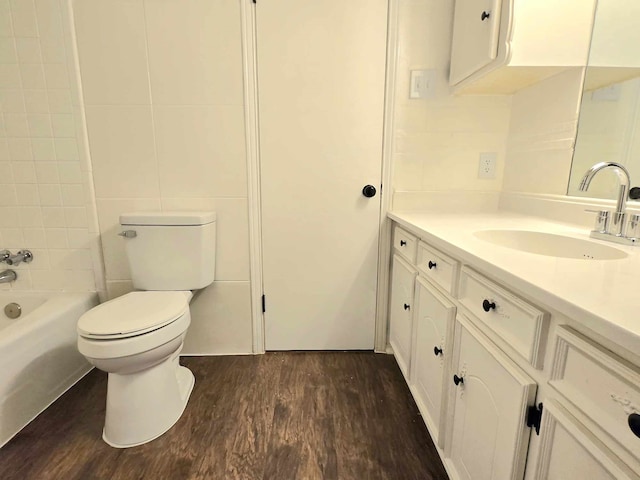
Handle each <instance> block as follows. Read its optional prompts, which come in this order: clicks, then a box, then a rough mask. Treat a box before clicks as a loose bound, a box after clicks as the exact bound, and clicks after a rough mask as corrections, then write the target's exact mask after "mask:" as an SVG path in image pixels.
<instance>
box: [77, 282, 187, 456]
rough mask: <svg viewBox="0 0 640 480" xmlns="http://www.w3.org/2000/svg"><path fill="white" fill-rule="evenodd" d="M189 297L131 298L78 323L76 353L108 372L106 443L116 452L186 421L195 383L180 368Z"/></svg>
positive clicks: (134, 295)
mask: <svg viewBox="0 0 640 480" xmlns="http://www.w3.org/2000/svg"><path fill="white" fill-rule="evenodd" d="M190 297H191V292H175V291H171V292H133V293H129V294H127V295H124V296H122V297H119V298H116V299H115V300H111V301H109V302H106V303H103V304H102V305H99V306H98V307H96V308H94V309H93V310H91V311H89V312H88V313H86V314H85V315H83V317H82V318H81V319H80V320H79V321H78V350H79V351H80V353H82V354H83V355H84V356H85V357H86V358H87V360H88V361H89V362H90V363H91V364H93V365H95V366H96V367H97V368H99V369H100V370H103V371H105V372H108V374H109V381H108V387H107V409H106V410H107V414H106V419H105V426H104V430H103V434H102V438H103V439H104V441H105V442H107V443H108V444H109V445H111V446H113V447H116V448H126V447H133V446H136V445H141V444H143V443H146V442H149V441H151V440H153V439H155V438H157V437H159V436H160V435H162V434H163V433H165V432H166V431H167V430H169V429H170V428H171V427H172V426H173V425H174V424H175V423H176V422H177V421H178V419H179V418H180V416H181V415H182V413H183V411H184V409H185V407H186V405H187V402H188V400H189V395H190V394H191V390H192V389H193V386H194V383H195V378H194V376H193V374H192V373H191V372H190V371H189V370H188V369H187V368H185V367H182V366H180V365H179V364H178V357H179V354H180V350H182V343H183V340H184V336H185V334H186V331H187V328H188V327H189V324H190V322H191V315H190V312H189V303H188V300H189V299H190Z"/></svg>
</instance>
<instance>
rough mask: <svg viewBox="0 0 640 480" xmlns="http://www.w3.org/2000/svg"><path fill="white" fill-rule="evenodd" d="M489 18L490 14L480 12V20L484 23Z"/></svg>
mask: <svg viewBox="0 0 640 480" xmlns="http://www.w3.org/2000/svg"><path fill="white" fill-rule="evenodd" d="M490 16H491V12H482V15H480V20H482V21H483V22H484V21H485V20H486V19H487V18H489V17H490Z"/></svg>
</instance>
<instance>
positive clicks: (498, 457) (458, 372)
mask: <svg viewBox="0 0 640 480" xmlns="http://www.w3.org/2000/svg"><path fill="white" fill-rule="evenodd" d="M454 356H455V359H454V365H453V372H454V373H453V375H452V377H451V381H452V382H453V383H454V385H455V387H454V388H455V404H454V409H453V426H452V434H451V439H450V442H449V445H450V446H449V448H448V456H449V458H450V460H451V464H452V467H453V469H454V470H455V473H456V477H457V478H460V479H468V480H472V479H473V480H498V479H505V480H506V479H515V478H522V476H523V473H524V466H525V462H526V454H527V448H528V440H529V432H530V430H529V428H528V427H527V425H526V413H527V409H528V406H529V405H532V404H533V402H534V399H535V394H536V382H535V381H534V380H532V379H531V378H529V377H528V376H527V375H526V374H525V373H524V372H523V371H522V370H521V369H519V368H518V367H517V366H516V365H514V364H513V362H511V360H509V358H507V356H506V355H504V353H502V352H501V351H500V350H498V349H497V348H496V347H494V346H493V345H492V344H491V342H489V341H488V340H486V339H485V338H483V335H482V334H481V333H480V331H479V330H477V329H476V328H475V327H473V325H472V324H471V323H470V322H469V320H467V319H466V318H464V317H462V316H458V321H457V322H456V333H455V346H454Z"/></svg>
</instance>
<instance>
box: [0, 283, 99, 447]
mask: <svg viewBox="0 0 640 480" xmlns="http://www.w3.org/2000/svg"><path fill="white" fill-rule="evenodd" d="M9 303H17V304H19V305H20V306H21V307H22V314H21V315H20V317H18V318H16V319H10V318H8V317H7V316H6V315H5V311H4V310H5V306H6V305H7V304H9ZM97 304H98V296H97V295H96V294H95V293H93V292H87V293H52V294H41V293H31V292H24V293H22V292H14V291H11V292H10V291H5V292H0V447H2V446H3V445H4V444H5V443H7V442H8V441H9V440H10V439H11V438H12V437H13V436H14V435H15V434H16V433H18V432H19V431H20V430H21V429H22V428H23V427H24V426H25V425H27V424H28V423H29V422H30V421H31V420H33V419H34V418H35V417H36V416H37V415H38V414H39V413H40V412H42V411H43V410H44V409H46V408H47V407H48V406H49V405H51V404H52V403H53V402H54V401H55V400H56V399H57V398H58V397H59V396H60V395H62V394H63V393H64V392H66V391H67V390H68V389H69V388H70V387H71V386H72V385H73V384H75V383H76V382H77V381H78V380H80V379H81V378H82V377H83V376H84V375H85V374H86V373H87V372H88V371H89V370H91V365H89V363H88V362H87V361H86V360H85V358H84V357H83V356H82V355H80V353H78V349H77V348H76V323H77V321H78V318H80V315H82V314H83V313H84V312H86V311H87V310H89V309H90V308H92V307H94V306H95V305H97Z"/></svg>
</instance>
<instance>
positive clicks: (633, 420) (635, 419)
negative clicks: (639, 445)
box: [628, 413, 640, 438]
mask: <svg viewBox="0 0 640 480" xmlns="http://www.w3.org/2000/svg"><path fill="white" fill-rule="evenodd" d="M628 422H629V428H630V429H631V431H632V432H633V434H634V435H635V436H636V437H638V438H640V415H638V414H637V413H632V414H631V415H629V418H628Z"/></svg>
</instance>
